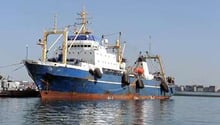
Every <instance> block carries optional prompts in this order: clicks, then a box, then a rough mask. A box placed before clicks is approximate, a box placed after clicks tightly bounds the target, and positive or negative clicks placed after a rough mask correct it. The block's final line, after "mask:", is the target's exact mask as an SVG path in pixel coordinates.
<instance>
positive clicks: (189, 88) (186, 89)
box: [185, 85, 194, 92]
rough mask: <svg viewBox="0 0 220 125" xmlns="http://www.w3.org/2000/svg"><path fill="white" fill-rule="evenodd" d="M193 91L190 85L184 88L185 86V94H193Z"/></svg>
mask: <svg viewBox="0 0 220 125" xmlns="http://www.w3.org/2000/svg"><path fill="white" fill-rule="evenodd" d="M193 90H194V89H193V86H190V85H186V86H185V91H186V92H193Z"/></svg>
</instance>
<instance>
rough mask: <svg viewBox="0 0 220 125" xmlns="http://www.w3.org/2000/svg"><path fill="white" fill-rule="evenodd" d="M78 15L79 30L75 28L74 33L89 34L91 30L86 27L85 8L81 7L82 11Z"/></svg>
mask: <svg viewBox="0 0 220 125" xmlns="http://www.w3.org/2000/svg"><path fill="white" fill-rule="evenodd" d="M78 15H79V16H80V18H78V19H80V20H81V23H80V25H81V28H80V30H79V31H77V29H76V31H75V33H76V34H90V33H91V31H89V30H88V29H87V24H88V20H87V13H86V11H85V9H83V10H82V12H80V13H79V14H78Z"/></svg>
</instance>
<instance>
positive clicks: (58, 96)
mask: <svg viewBox="0 0 220 125" xmlns="http://www.w3.org/2000/svg"><path fill="white" fill-rule="evenodd" d="M41 98H42V99H49V100H53V99H55V100H63V99H64V100H66V99H67V100H146V99H169V98H170V96H140V95H138V94H123V95H115V94H85V93H74V92H72V93H69V92H66V93H65V92H54V91H41Z"/></svg>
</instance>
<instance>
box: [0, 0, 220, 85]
mask: <svg viewBox="0 0 220 125" xmlns="http://www.w3.org/2000/svg"><path fill="white" fill-rule="evenodd" d="M83 6H85V8H86V10H87V11H88V14H89V16H90V17H91V21H90V22H91V25H90V26H89V27H90V29H92V31H93V32H94V34H95V35H97V36H99V37H100V36H101V35H102V34H110V33H115V32H119V31H121V32H122V40H123V41H126V42H127V45H126V51H125V52H126V53H125V56H126V57H127V58H128V60H129V61H134V60H135V59H136V56H137V55H138V53H139V51H140V50H141V51H146V50H148V48H149V43H150V41H151V53H154V54H159V55H161V56H162V59H163V64H164V67H165V71H166V74H167V75H172V76H174V77H175V79H176V83H177V84H204V85H209V84H210V85H217V86H219V87H220V77H219V75H220V66H219V64H220V53H219V51H220V7H219V6H220V1H219V0H88V1H86V0H5V1H1V4H0V15H1V19H0V36H1V40H0V43H1V46H0V57H1V61H0V66H5V65H10V64H15V63H19V62H21V61H22V60H23V59H24V58H25V52H26V45H28V50H29V53H28V58H29V59H38V58H40V56H41V49H40V46H37V45H36V42H37V40H38V39H39V38H42V36H43V31H44V29H48V28H52V27H53V17H54V15H55V14H57V16H58V27H64V26H66V25H69V24H74V23H75V22H76V19H75V18H77V15H76V13H78V12H80V11H81V10H82V7H83ZM149 36H151V40H149ZM115 37H116V36H115ZM113 42H114V41H112V43H113ZM19 66H21V65H16V66H13V67H7V68H2V67H0V73H1V74H3V75H4V76H7V75H9V76H11V78H13V79H15V80H30V78H29V76H28V75H27V71H26V69H25V68H24V67H23V68H19ZM17 69H18V70H17ZM14 70H15V71H14Z"/></svg>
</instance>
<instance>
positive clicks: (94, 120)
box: [0, 96, 220, 125]
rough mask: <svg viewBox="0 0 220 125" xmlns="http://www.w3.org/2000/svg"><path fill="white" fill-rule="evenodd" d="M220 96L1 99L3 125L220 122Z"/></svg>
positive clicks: (196, 124) (195, 124)
mask: <svg viewBox="0 0 220 125" xmlns="http://www.w3.org/2000/svg"><path fill="white" fill-rule="evenodd" d="M219 104H220V98H217V97H212V98H211V97H184V96H181V97H179V96H174V97H172V98H171V99H169V100H144V101H138V100H136V101H119V100H117V101H116V100H106V101H61V100H60V101H46V100H45V101H43V100H41V99H40V98H0V124H1V125H30V124H31V125H109V124H112V125H219V124H220V119H219V116H220V106H219Z"/></svg>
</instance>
